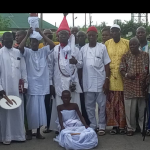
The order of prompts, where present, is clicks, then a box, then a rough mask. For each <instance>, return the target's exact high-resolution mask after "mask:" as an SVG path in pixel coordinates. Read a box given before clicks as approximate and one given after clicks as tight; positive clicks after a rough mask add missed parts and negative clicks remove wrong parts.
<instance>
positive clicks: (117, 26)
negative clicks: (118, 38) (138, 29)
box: [110, 24, 121, 30]
mask: <svg viewBox="0 0 150 150" xmlns="http://www.w3.org/2000/svg"><path fill="white" fill-rule="evenodd" d="M112 28H118V29H120V30H121V28H120V26H119V25H117V24H114V25H112V26H111V27H110V29H112Z"/></svg>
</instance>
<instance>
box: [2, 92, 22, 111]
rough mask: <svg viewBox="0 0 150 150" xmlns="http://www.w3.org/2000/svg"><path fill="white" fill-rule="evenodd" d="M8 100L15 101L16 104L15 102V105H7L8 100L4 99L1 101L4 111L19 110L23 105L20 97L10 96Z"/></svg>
mask: <svg viewBox="0 0 150 150" xmlns="http://www.w3.org/2000/svg"><path fill="white" fill-rule="evenodd" d="M8 98H9V99H10V100H12V99H13V100H15V102H16V103H15V102H13V105H11V104H9V103H8V104H9V105H8V104H7V103H6V102H7V100H6V99H5V98H2V99H0V107H2V108H4V109H15V108H17V107H19V106H20V105H21V103H22V100H21V99H20V98H19V97H17V96H13V95H10V96H8Z"/></svg>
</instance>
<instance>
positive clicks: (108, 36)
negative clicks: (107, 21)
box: [102, 31, 111, 43]
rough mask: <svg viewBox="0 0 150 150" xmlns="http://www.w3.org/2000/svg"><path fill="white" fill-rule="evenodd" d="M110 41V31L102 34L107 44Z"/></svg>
mask: <svg viewBox="0 0 150 150" xmlns="http://www.w3.org/2000/svg"><path fill="white" fill-rule="evenodd" d="M109 39H111V35H110V32H109V31H103V32H102V41H103V42H104V43H105V42H106V41H108V40H109Z"/></svg>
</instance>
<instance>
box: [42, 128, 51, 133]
mask: <svg viewBox="0 0 150 150" xmlns="http://www.w3.org/2000/svg"><path fill="white" fill-rule="evenodd" d="M50 132H52V130H49V129H47V128H45V129H44V130H43V133H50Z"/></svg>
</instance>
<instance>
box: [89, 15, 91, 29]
mask: <svg viewBox="0 0 150 150" xmlns="http://www.w3.org/2000/svg"><path fill="white" fill-rule="evenodd" d="M89 22H90V26H91V14H90V13H89Z"/></svg>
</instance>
